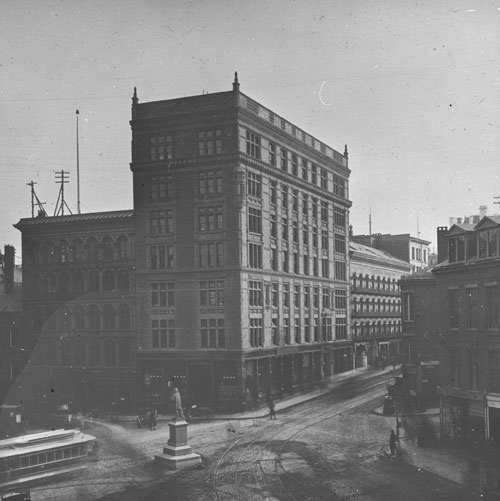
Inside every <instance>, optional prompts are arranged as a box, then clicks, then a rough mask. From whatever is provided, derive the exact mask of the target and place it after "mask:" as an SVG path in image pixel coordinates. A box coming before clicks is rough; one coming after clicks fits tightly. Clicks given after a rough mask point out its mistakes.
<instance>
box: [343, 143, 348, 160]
mask: <svg viewBox="0 0 500 501" xmlns="http://www.w3.org/2000/svg"><path fill="white" fill-rule="evenodd" d="M344 157H346V159H348V158H349V152H348V151H347V144H346V145H345V148H344Z"/></svg>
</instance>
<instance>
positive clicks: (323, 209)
mask: <svg viewBox="0 0 500 501" xmlns="http://www.w3.org/2000/svg"><path fill="white" fill-rule="evenodd" d="M321 221H325V222H328V202H321Z"/></svg>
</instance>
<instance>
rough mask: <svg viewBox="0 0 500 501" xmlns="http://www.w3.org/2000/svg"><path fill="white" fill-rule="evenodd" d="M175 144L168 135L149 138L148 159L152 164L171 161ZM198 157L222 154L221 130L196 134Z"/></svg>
mask: <svg viewBox="0 0 500 501" xmlns="http://www.w3.org/2000/svg"><path fill="white" fill-rule="evenodd" d="M174 148H175V143H174V141H173V140H172V136H171V135H170V134H162V135H155V136H150V138H149V159H150V160H151V161H152V162H157V161H162V160H171V159H172V158H173V157H174V155H175V149H174ZM196 151H197V153H198V156H202V157H203V156H208V155H219V154H221V153H222V129H207V130H200V131H198V132H197V134H196Z"/></svg>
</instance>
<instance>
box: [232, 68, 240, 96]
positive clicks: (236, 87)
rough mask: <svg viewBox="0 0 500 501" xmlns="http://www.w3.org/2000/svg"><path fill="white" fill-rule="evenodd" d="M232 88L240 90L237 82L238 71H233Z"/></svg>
mask: <svg viewBox="0 0 500 501" xmlns="http://www.w3.org/2000/svg"><path fill="white" fill-rule="evenodd" d="M233 90H234V91H237V90H240V83H239V82H238V72H237V71H235V72H234V82H233Z"/></svg>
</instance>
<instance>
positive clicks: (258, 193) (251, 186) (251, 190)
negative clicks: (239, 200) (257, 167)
mask: <svg viewBox="0 0 500 501" xmlns="http://www.w3.org/2000/svg"><path fill="white" fill-rule="evenodd" d="M247 177H248V195H249V196H251V197H254V198H261V197H262V176H261V175H260V174H257V173H255V172H249V173H248V176H247Z"/></svg>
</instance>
